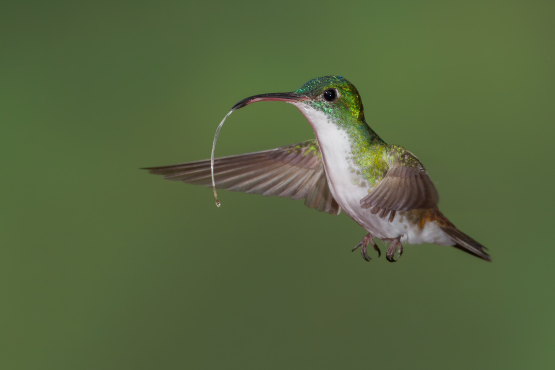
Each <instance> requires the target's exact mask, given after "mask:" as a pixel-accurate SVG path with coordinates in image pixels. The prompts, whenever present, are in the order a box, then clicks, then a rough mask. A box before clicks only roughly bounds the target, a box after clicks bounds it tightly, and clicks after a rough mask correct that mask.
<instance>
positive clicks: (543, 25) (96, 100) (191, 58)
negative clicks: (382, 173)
mask: <svg viewBox="0 0 555 370" xmlns="http://www.w3.org/2000/svg"><path fill="white" fill-rule="evenodd" d="M554 16H555V2H553V1H506V0H504V1H488V2H484V1H464V2H462V1H460V2H446V1H420V2H414V1H408V0H407V1H375V2H371V3H370V2H359V3H356V2H337V1H320V2H299V1H280V2H255V1H233V2H214V1H181V2H180V1H156V2H155V1H151V2H144V1H127V2H125V1H95V2H88V3H86V2H74V1H34V2H33V1H20V2H15V1H12V2H9V1H5V2H2V5H0V53H1V54H0V135H1V136H0V140H1V142H2V144H1V146H0V151H1V157H2V172H3V176H2V181H1V182H0V188H1V190H2V200H1V201H0V202H1V209H2V212H1V213H0V217H1V222H0V235H1V248H0V288H1V304H0V368H2V369H6V370H8V369H179V368H181V369H316V368H319V369H352V368H355V367H357V368H361V367H364V368H375V369H523V368H529V369H553V368H554V367H555V356H554V354H553V344H554V341H555V319H554V309H555V299H554V294H553V288H552V282H553V279H554V278H555V272H554V268H553V263H554V259H555V249H554V248H553V245H552V241H551V239H552V237H553V220H554V216H553V205H554V203H555V202H554V195H553V185H554V180H555V171H554V170H553V165H552V161H551V160H550V159H549V158H550V156H551V155H552V154H551V153H552V143H553V140H554V137H555V136H554V134H555V128H554V123H555V104H554V101H555V42H554V40H555V22H553V19H554ZM330 74H337V75H343V76H345V77H346V78H348V79H349V80H350V81H351V82H352V83H354V84H355V85H356V86H357V87H358V89H359V91H360V93H361V95H362V98H363V101H364V104H365V108H366V118H367V120H368V122H369V124H370V125H371V126H372V127H373V128H374V129H375V130H376V131H377V132H378V133H379V134H380V135H381V136H382V138H384V140H385V141H386V142H388V143H396V144H400V145H403V146H405V147H406V148H408V149H409V150H411V151H413V152H414V153H415V154H416V155H417V156H418V157H419V158H420V159H421V160H422V161H423V163H424V164H425V165H426V167H427V169H428V171H429V173H430V174H431V176H432V179H433V180H434V181H435V182H436V183H437V187H438V190H439V192H440V194H441V203H440V206H441V209H442V211H443V212H444V213H445V214H446V215H447V216H448V217H449V218H450V219H451V220H452V221H453V222H454V223H455V224H456V225H457V226H458V227H459V228H461V229H462V230H463V231H465V232H467V233H468V234H469V235H471V236H472V237H474V238H476V239H477V240H479V241H480V242H482V243H483V244H484V245H486V246H488V247H489V250H490V253H491V255H492V257H493V261H494V262H493V263H491V264H490V263H486V262H484V261H481V260H479V259H477V258H474V257H472V256H469V255H467V254H464V253H462V252H460V251H458V250H456V249H454V248H447V247H439V246H434V245H422V246H408V247H406V248H405V253H404V255H403V257H402V258H401V260H400V261H399V262H398V263H395V264H391V263H388V262H387V261H386V260H385V258H383V257H382V258H379V259H378V258H375V257H376V254H375V253H373V254H372V256H373V257H374V260H373V261H372V262H370V263H366V262H364V261H363V260H362V258H361V257H360V254H359V253H358V252H357V253H351V252H350V250H351V248H352V247H353V246H354V245H355V244H356V243H357V242H358V241H359V240H360V239H361V238H362V237H363V236H364V235H365V232H364V231H363V230H362V229H361V228H360V227H359V226H358V225H357V224H355V223H354V222H353V221H351V220H350V219H349V218H348V217H347V216H346V215H345V214H341V215H340V216H338V217H334V216H330V215H328V214H325V213H318V212H316V211H314V210H311V209H308V208H306V207H304V206H303V204H302V201H291V200H287V199H279V198H264V197H261V196H257V195H246V194H241V193H231V192H225V191H221V192H220V194H219V195H220V199H221V200H222V203H223V206H222V207H221V208H220V209H218V208H216V207H215V206H214V200H213V196H212V192H211V190H210V189H207V188H203V187H195V186H190V185H183V184H180V183H172V182H169V181H164V180H162V179H161V178H160V177H156V176H152V175H149V174H147V173H146V172H145V171H140V170H139V168H140V167H147V166H156V165H165V164H172V163H179V162H186V161H191V160H198V159H204V158H208V157H209V155H210V149H211V143H212V138H213V134H214V131H215V129H216V126H217V124H218V123H219V121H220V120H221V119H222V117H223V116H224V115H225V114H226V113H227V111H228V110H229V108H230V107H231V106H232V105H233V104H234V103H236V102H237V101H239V100H241V99H243V98H245V97H247V96H250V95H253V94H258V93H267V92H278V91H290V90H294V89H296V88H298V87H299V86H301V85H302V84H303V83H304V82H306V81H308V80H309V79H311V78H314V77H317V76H323V75H330ZM227 122H228V123H227V124H226V126H225V127H224V129H223V130H222V134H221V136H220V140H219V145H218V148H217V150H216V154H217V155H218V156H223V155H230V154H238V153H246V152H250V151H256V150H263V149H269V148H274V147H277V146H281V145H286V144H291V143H296V142H300V141H303V140H306V139H308V138H312V137H313V133H312V130H311V128H310V126H309V125H308V123H307V122H306V121H305V120H304V118H303V117H302V115H301V114H300V113H299V112H298V111H297V110H296V109H295V108H294V107H292V106H290V105H288V104H282V103H280V104H278V103H263V104H255V105H253V106H249V107H248V108H247V109H244V110H241V111H238V112H236V113H235V114H233V115H232V116H231V117H230V118H229V119H228V121H227ZM382 251H384V249H383V247H382Z"/></svg>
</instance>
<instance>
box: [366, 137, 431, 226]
mask: <svg viewBox="0 0 555 370" xmlns="http://www.w3.org/2000/svg"><path fill="white" fill-rule="evenodd" d="M385 156H386V158H385V159H386V162H387V163H388V165H389V169H388V171H387V173H386V175H385V176H384V178H383V179H382V180H381V181H380V182H379V183H378V185H377V186H376V187H375V188H374V189H372V191H371V192H370V194H368V195H367V196H365V197H364V198H362V199H361V201H360V204H361V206H362V208H371V212H372V213H374V214H377V213H378V212H379V214H380V216H381V217H385V216H386V215H388V214H390V215H391V216H390V221H392V220H393V218H394V217H395V211H408V210H411V209H428V208H434V207H435V206H436V205H437V203H438V201H439V195H438V193H437V190H436V188H435V186H434V184H433V183H432V180H431V179H430V177H429V176H428V173H427V172H426V169H425V168H424V166H423V165H422V163H420V161H419V160H418V158H416V156H415V155H414V154H412V153H411V152H409V151H408V150H406V149H404V148H402V147H400V146H397V145H392V146H391V147H390V148H389V150H388V151H387V153H386V155H385Z"/></svg>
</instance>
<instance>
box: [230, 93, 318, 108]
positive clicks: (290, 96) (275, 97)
mask: <svg viewBox="0 0 555 370" xmlns="http://www.w3.org/2000/svg"><path fill="white" fill-rule="evenodd" d="M307 99H308V98H307V97H304V96H300V95H297V94H295V93H294V92H285V93H270V94H260V95H253V96H251V97H248V98H246V99H243V100H241V101H240V102H239V103H237V104H235V105H234V106H233V108H231V110H232V111H234V110H237V109H239V108H243V107H246V106H247V105H249V104H252V103H256V102H259V101H284V102H293V101H300V100H307Z"/></svg>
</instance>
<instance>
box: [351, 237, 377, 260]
mask: <svg viewBox="0 0 555 370" xmlns="http://www.w3.org/2000/svg"><path fill="white" fill-rule="evenodd" d="M368 244H372V246H373V247H374V249H375V250H376V251H378V257H380V256H381V255H382V252H381V251H380V248H378V246H377V245H376V243H375V242H374V239H373V236H372V234H368V235H366V236H365V237H364V238H363V239H362V240H361V241H360V242H359V243H358V244H357V245H355V247H354V248H353V250H352V252H354V251H356V250H357V248H358V247H361V248H360V254H361V255H362V258H363V259H364V260H365V261H368V262H370V260H372V258H370V256H369V255H368V253H367V252H366V251H367V249H368Z"/></svg>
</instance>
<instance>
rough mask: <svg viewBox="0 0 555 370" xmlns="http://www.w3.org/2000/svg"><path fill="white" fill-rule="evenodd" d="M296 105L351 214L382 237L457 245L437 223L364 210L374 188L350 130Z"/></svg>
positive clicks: (334, 187)
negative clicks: (357, 160)
mask: <svg viewBox="0 0 555 370" xmlns="http://www.w3.org/2000/svg"><path fill="white" fill-rule="evenodd" d="M295 106H297V108H299V110H300V111H301V112H302V113H303V115H304V116H305V117H306V118H307V120H308V121H309V122H310V124H311V126H312V129H313V130H314V133H315V134H316V139H317V140H318V144H319V145H320V151H321V152H322V158H323V160H324V167H325V171H326V175H327V177H328V183H329V186H330V190H331V193H332V195H333V197H334V198H335V200H336V201H337V203H339V205H340V206H341V208H342V209H343V210H344V211H345V213H347V215H349V217H351V218H352V219H353V220H355V221H356V222H357V223H358V224H359V225H361V226H362V227H363V228H364V229H366V231H368V232H369V233H371V234H372V235H374V236H375V237H377V238H380V239H390V238H397V237H399V236H401V242H402V243H406V244H421V243H433V244H440V245H454V243H453V241H452V240H451V239H450V238H449V237H448V236H447V235H446V234H445V233H444V232H443V231H442V230H441V229H440V228H439V226H438V225H437V223H436V222H428V223H426V224H425V225H424V227H423V228H422V229H420V228H419V227H417V226H416V225H414V224H411V223H409V221H408V220H407V219H406V217H403V216H402V215H401V214H399V213H397V215H396V216H395V218H394V219H393V221H392V222H389V221H388V219H387V218H385V219H384V218H380V217H378V216H376V215H373V214H372V213H371V212H370V210H368V209H363V208H362V207H361V206H360V200H361V199H362V198H364V197H365V196H366V195H368V190H369V189H371V188H370V187H369V184H368V182H367V181H366V180H365V179H364V178H363V177H362V176H361V175H360V174H358V173H357V169H356V168H355V165H354V163H353V161H352V158H351V156H352V153H351V144H350V141H349V137H348V136H347V133H346V132H345V130H343V129H341V128H340V127H338V126H337V125H336V124H334V123H332V122H330V121H329V120H328V117H327V116H326V115H325V114H324V113H323V112H320V111H317V110H315V109H313V108H311V107H309V106H307V105H304V104H302V103H300V104H295Z"/></svg>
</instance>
